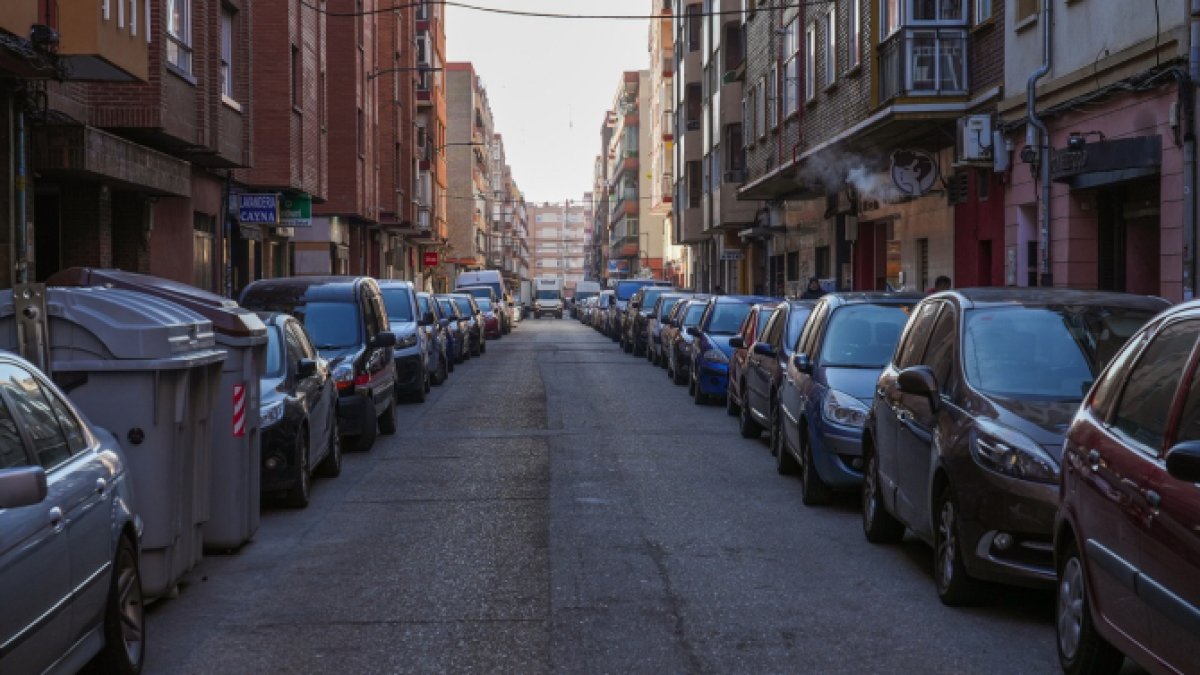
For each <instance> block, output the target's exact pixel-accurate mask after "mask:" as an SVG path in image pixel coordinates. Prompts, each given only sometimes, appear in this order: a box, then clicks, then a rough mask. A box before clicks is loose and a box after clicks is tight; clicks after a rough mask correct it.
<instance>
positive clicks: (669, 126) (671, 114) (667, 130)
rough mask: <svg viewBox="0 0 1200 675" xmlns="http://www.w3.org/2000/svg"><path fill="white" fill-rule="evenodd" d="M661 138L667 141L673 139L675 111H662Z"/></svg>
mask: <svg viewBox="0 0 1200 675" xmlns="http://www.w3.org/2000/svg"><path fill="white" fill-rule="evenodd" d="M662 138H663V140H664V141H669V140H671V139H673V138H675V111H674V110H664V111H663V114H662Z"/></svg>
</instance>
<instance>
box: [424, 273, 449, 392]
mask: <svg viewBox="0 0 1200 675" xmlns="http://www.w3.org/2000/svg"><path fill="white" fill-rule="evenodd" d="M417 311H418V312H420V317H421V322H420V323H421V330H422V331H423V332H424V333H425V340H426V343H427V344H428V345H429V361H428V365H427V368H428V369H429V371H430V372H431V373H432V374H431V375H430V376H429V382H430V384H434V385H439V384H442V383H443V382H445V381H446V378H448V377H450V371H452V370H454V362H453V361H452V360H451V359H450V345H449V338H448V337H447V335H446V333H447V331H448V329H447V327H446V324H447V323H449V321H448V320H446V319H445V318H444V317H443V316H442V310H441V308H440V307H438V304H437V301H435V300H434V299H433V295H432V294H430V293H417Z"/></svg>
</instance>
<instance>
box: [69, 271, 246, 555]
mask: <svg viewBox="0 0 1200 675" xmlns="http://www.w3.org/2000/svg"><path fill="white" fill-rule="evenodd" d="M46 283H47V285H48V286H52V287H53V286H84V287H86V286H104V287H107V288H121V289H125V290H132V291H138V292H140V293H146V294H148V295H153V296H156V297H159V298H162V299H164V300H170V301H171V302H174V303H176V304H179V305H182V306H184V307H187V308H188V309H190V310H192V311H194V312H196V313H197V314H199V315H201V316H203V317H205V318H206V319H208V320H210V321H212V325H213V333H214V334H215V335H216V341H217V345H218V346H219V347H221V348H222V349H224V350H225V352H226V354H227V356H226V358H225V366H224V368H223V369H222V371H221V389H220V393H219V394H218V395H217V408H216V410H215V411H213V416H212V419H213V432H212V448H211V450H210V453H209V458H210V459H211V460H212V466H211V469H210V471H209V478H210V482H209V494H210V504H209V508H210V511H209V517H208V522H207V523H205V525H204V546H205V547H206V548H209V549H221V550H230V549H235V548H238V547H239V546H241V545H242V544H244V543H246V542H247V541H249V540H250V538H251V537H253V536H254V533H255V532H257V531H258V524H259V514H260V510H259V502H260V499H261V495H262V479H261V471H262V468H261V467H262V464H261V447H260V441H259V420H258V414H259V381H260V380H261V379H262V375H263V371H264V369H265V368H266V360H267V327H266V326H265V325H264V324H263V322H262V320H260V319H259V318H258V315H257V314H255V313H254V312H252V311H250V310H248V309H245V308H243V307H241V306H240V305H238V304H237V302H235V301H233V300H230V299H228V298H223V297H221V296H219V295H216V294H214V293H209V292H208V291H204V290H201V289H199V288H196V287H194V286H188V285H186V284H181V283H179V282H177V281H172V280H170V279H163V278H162V277H155V276H149V275H145V274H137V273H134V272H125V271H122V270H115V269H94V268H85V267H72V268H69V269H66V270H63V271H61V272H58V273H56V274H55V275H54V276H52V277H50V279H49V280H47V282H46Z"/></svg>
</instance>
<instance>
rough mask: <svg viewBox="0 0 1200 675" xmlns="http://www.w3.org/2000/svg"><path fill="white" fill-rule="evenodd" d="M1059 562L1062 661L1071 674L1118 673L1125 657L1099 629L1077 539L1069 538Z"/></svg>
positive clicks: (1057, 622) (1057, 626) (1058, 622)
mask: <svg viewBox="0 0 1200 675" xmlns="http://www.w3.org/2000/svg"><path fill="white" fill-rule="evenodd" d="M1060 560H1061V562H1060V563H1059V566H1058V599H1057V601H1056V602H1055V605H1054V625H1055V630H1056V632H1057V635H1058V641H1057V642H1058V661H1059V663H1060V664H1061V665H1062V669H1063V672H1064V673H1066V674H1067V675H1082V674H1083V673H1089V674H1092V675H1115V674H1116V673H1117V672H1118V671H1120V670H1121V665H1122V663H1123V662H1124V661H1125V657H1124V655H1123V654H1121V652H1120V651H1119V650H1117V648H1116V647H1113V646H1112V645H1111V644H1109V643H1108V641H1107V640H1105V639H1104V637H1103V636H1101V635H1100V634H1099V633H1098V632H1096V627H1095V625H1093V624H1092V608H1091V603H1090V601H1089V600H1088V596H1087V584H1086V581H1087V580H1086V578H1085V577H1084V571H1083V559H1082V558H1080V557H1079V548H1078V546H1077V545H1076V544H1075V541H1074V540H1071V541H1069V542H1067V545H1066V548H1065V550H1064V551H1063V555H1062V556H1061V558H1060Z"/></svg>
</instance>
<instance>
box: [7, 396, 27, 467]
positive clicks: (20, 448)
mask: <svg viewBox="0 0 1200 675" xmlns="http://www.w3.org/2000/svg"><path fill="white" fill-rule="evenodd" d="M28 465H29V457H28V456H27V455H26V454H25V441H24V440H23V439H22V438H21V432H20V431H18V430H17V423H16V422H15V421H13V417H12V413H10V412H9V411H8V405H6V404H5V403H4V399H0V469H11V468H13V467H16V466H28Z"/></svg>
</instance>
